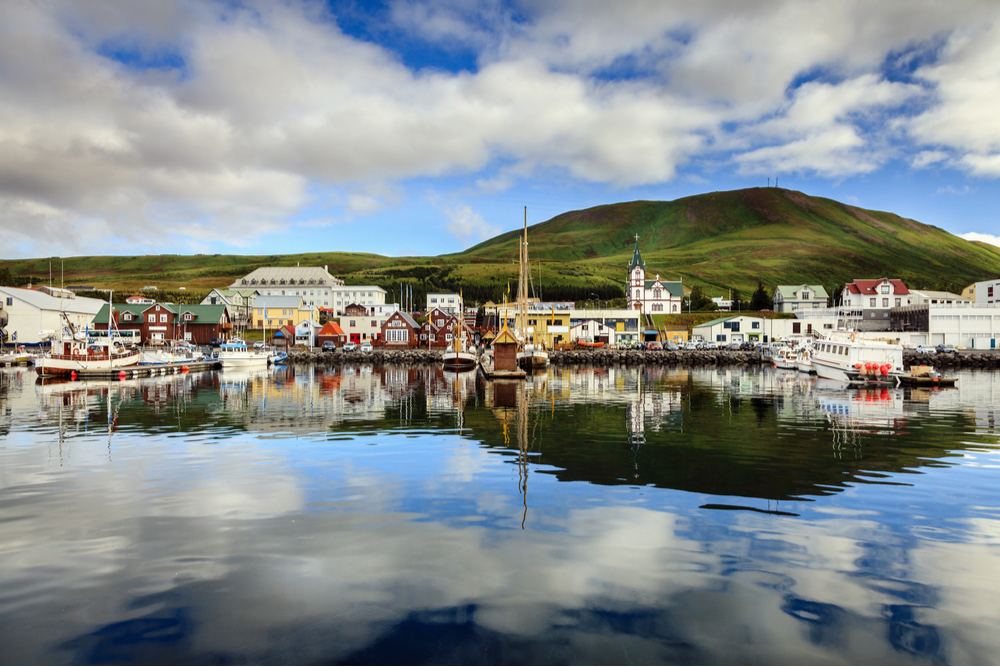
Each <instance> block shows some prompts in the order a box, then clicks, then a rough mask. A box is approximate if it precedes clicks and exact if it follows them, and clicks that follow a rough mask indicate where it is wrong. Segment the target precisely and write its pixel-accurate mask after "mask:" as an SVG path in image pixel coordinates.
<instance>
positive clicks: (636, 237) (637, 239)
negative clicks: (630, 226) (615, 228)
mask: <svg viewBox="0 0 1000 667" xmlns="http://www.w3.org/2000/svg"><path fill="white" fill-rule="evenodd" d="M635 242H636V243H638V242H639V235H638V234H636V235H635Z"/></svg>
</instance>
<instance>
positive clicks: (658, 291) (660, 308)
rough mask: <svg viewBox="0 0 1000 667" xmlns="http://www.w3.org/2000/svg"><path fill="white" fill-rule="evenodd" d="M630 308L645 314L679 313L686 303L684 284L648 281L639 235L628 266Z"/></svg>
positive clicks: (672, 281) (657, 279)
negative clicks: (640, 252) (640, 251)
mask: <svg viewBox="0 0 1000 667" xmlns="http://www.w3.org/2000/svg"><path fill="white" fill-rule="evenodd" d="M625 293H626V295H627V297H628V304H627V305H628V308H630V309H633V310H638V311H639V312H641V313H644V314H653V313H679V312H681V305H682V303H683V301H684V284H683V283H682V282H680V281H674V280H660V276H659V275H657V276H656V278H654V279H653V280H647V279H646V263H645V262H643V261H642V255H641V254H639V235H638V234H636V237H635V249H634V250H633V251H632V262H631V263H630V264H629V265H628V281H627V282H626V284H625Z"/></svg>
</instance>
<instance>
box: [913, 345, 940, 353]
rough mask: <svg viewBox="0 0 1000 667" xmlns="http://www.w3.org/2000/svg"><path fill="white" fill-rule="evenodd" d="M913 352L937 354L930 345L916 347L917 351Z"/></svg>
mask: <svg viewBox="0 0 1000 667" xmlns="http://www.w3.org/2000/svg"><path fill="white" fill-rule="evenodd" d="M914 352H916V353H917V354H934V353H935V352H937V349H935V348H934V347H933V346H931V345H917V349H916V350H914Z"/></svg>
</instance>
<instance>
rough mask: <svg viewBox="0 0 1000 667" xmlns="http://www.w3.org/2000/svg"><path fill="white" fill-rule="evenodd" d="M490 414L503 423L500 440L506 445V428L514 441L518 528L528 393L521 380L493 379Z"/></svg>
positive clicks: (525, 484) (524, 480)
mask: <svg viewBox="0 0 1000 667" xmlns="http://www.w3.org/2000/svg"><path fill="white" fill-rule="evenodd" d="M490 386H491V388H492V390H493V414H494V415H496V418H497V419H499V420H500V422H501V423H502V424H503V442H504V444H505V445H508V446H509V445H510V430H511V429H512V428H513V429H514V431H515V435H514V438H515V440H516V441H517V490H518V492H519V493H520V494H521V497H522V502H523V504H524V512H523V514H522V515H521V528H522V529H523V528H524V522H525V519H527V517H528V395H527V384H526V383H525V382H523V381H503V380H494V381H493V382H491V383H490Z"/></svg>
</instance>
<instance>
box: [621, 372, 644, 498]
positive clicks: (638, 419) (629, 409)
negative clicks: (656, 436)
mask: <svg viewBox="0 0 1000 667" xmlns="http://www.w3.org/2000/svg"><path fill="white" fill-rule="evenodd" d="M625 418H626V421H627V424H626V426H627V427H628V444H629V447H631V449H632V464H633V465H634V466H635V473H633V474H634V475H635V478H636V479H639V451H640V450H641V449H642V446H643V445H644V444H646V401H645V400H644V398H643V395H642V371H640V372H639V376H638V386H637V388H636V392H635V395H634V398H633V399H632V400H631V401H629V402H628V404H627V405H626V406H625Z"/></svg>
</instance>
